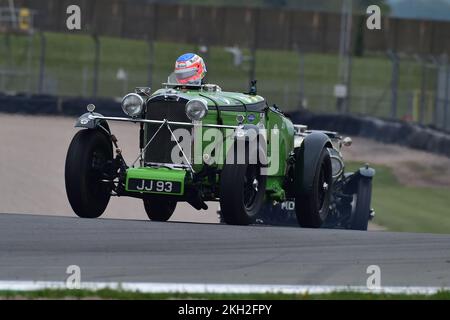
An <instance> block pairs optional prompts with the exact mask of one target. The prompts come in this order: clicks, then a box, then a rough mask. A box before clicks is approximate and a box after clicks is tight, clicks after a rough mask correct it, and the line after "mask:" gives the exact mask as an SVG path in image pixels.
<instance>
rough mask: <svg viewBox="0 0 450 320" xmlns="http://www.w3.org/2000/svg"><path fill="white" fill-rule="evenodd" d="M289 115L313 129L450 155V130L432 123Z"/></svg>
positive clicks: (370, 118) (320, 115)
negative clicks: (434, 125)
mask: <svg viewBox="0 0 450 320" xmlns="http://www.w3.org/2000/svg"><path fill="white" fill-rule="evenodd" d="M289 116H290V118H291V119H292V120H293V121H294V122H295V123H301V124H305V125H307V126H308V127H309V128H310V129H314V130H330V131H337V132H340V133H342V134H347V135H350V136H358V137H364V138H369V139H372V140H375V141H379V142H382V143H390V144H398V145H402V146H405V147H409V148H413V149H418V150H424V151H428V152H432V153H436V154H440V155H444V156H447V157H450V133H449V132H445V131H442V130H438V129H436V128H433V127H429V126H423V125H419V124H415V123H410V122H403V121H397V120H388V119H381V118H375V117H368V116H360V115H350V114H313V113H310V112H307V111H299V112H292V113H290V114H289Z"/></svg>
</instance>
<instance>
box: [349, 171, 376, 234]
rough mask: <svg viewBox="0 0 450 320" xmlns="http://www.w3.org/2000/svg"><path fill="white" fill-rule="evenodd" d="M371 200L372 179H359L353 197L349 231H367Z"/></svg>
mask: <svg viewBox="0 0 450 320" xmlns="http://www.w3.org/2000/svg"><path fill="white" fill-rule="evenodd" d="M371 199H372V179H371V178H366V177H361V178H360V179H359V180H358V187H357V193H356V194H354V195H353V203H352V216H351V220H350V229H352V230H363V231H365V230H367V227H368V225H369V220H370V212H371V205H370V202H371Z"/></svg>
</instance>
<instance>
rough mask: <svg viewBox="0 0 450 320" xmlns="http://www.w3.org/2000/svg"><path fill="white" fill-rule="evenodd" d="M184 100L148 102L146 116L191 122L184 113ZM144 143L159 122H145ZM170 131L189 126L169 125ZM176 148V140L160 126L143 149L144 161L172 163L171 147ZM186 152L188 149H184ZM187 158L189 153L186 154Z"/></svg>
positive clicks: (157, 126)
mask: <svg viewBox="0 0 450 320" xmlns="http://www.w3.org/2000/svg"><path fill="white" fill-rule="evenodd" d="M185 105H186V102H179V101H155V102H150V103H149V104H148V107H147V115H146V118H147V119H150V120H164V119H167V120H169V121H180V122H191V121H190V120H189V118H188V117H187V116H186V113H185ZM145 126H146V127H145V141H146V142H145V143H147V142H148V141H149V139H150V138H151V137H152V136H153V134H154V133H155V132H156V131H157V130H158V128H159V126H160V124H149V123H147V124H145ZM170 128H171V129H172V131H175V130H176V129H178V128H183V129H187V130H189V127H185V126H176V125H170ZM174 147H175V148H176V142H175V141H173V140H172V136H171V134H170V132H169V130H168V129H167V128H165V127H163V128H161V130H160V131H159V133H158V134H157V135H156V137H155V138H154V139H153V141H152V143H151V144H150V146H149V147H148V148H147V150H146V151H145V155H144V160H145V162H156V163H173V162H172V159H171V153H172V149H173V148H174ZM185 152H186V153H188V150H185ZM187 156H188V158H189V154H187Z"/></svg>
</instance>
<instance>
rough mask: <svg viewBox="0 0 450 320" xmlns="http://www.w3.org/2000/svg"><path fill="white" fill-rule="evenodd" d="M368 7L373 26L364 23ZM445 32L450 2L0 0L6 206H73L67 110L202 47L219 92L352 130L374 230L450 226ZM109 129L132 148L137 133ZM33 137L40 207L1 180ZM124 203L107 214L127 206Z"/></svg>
mask: <svg viewBox="0 0 450 320" xmlns="http://www.w3.org/2000/svg"><path fill="white" fill-rule="evenodd" d="M373 4H375V5H378V6H379V7H380V8H381V29H380V30H369V29H368V28H367V26H366V20H367V18H368V16H369V15H368V14H367V12H366V10H367V7H368V6H369V5H373ZM69 5H78V6H79V7H80V9H81V30H68V29H67V26H66V20H67V18H68V17H69V16H70V14H67V11H66V10H67V8H68V6H69ZM449 39H450V1H448V0H431V1H429V0H428V1H426V0H314V1H313V0H249V1H242V0H241V1H237V0H227V1H225V0H202V1H200V0H179V1H177V0H165V1H162V0H161V1H156V0H155V1H153V0H68V1H66V0H1V1H0V112H3V113H4V114H3V115H2V116H0V130H2V131H1V132H0V134H1V135H0V136H1V139H2V141H3V142H4V143H3V145H5V144H8V146H9V148H10V155H9V156H7V155H6V153H5V152H3V156H2V158H0V160H1V163H0V170H1V171H0V173H2V175H3V181H1V180H0V194H3V197H2V198H1V199H2V202H0V211H2V212H6V211H9V212H11V211H13V212H22V213H23V212H32V213H34V212H36V211H39V212H40V213H50V214H58V213H65V212H66V213H67V214H70V209H69V208H67V203H66V202H67V201H66V200H65V195H64V186H63V181H62V180H61V179H62V176H63V163H64V156H65V152H66V151H65V150H66V148H67V146H68V143H69V142H70V138H71V136H72V135H73V133H74V131H73V130H72V131H71V130H70V128H71V125H72V122H73V119H74V118H73V117H72V118H70V119H69V118H63V117H61V116H62V115H66V116H67V115H78V114H80V113H82V112H83V110H84V106H85V104H84V102H85V101H98V102H99V103H100V105H101V102H102V101H103V102H104V101H111V103H114V106H113V107H112V108H116V104H117V99H118V98H120V97H121V96H123V95H124V94H125V93H127V92H130V91H132V90H133V88H134V87H136V86H152V87H153V88H154V89H156V88H158V86H159V85H160V83H162V82H165V81H166V78H167V76H168V74H169V73H170V72H171V70H172V69H173V65H174V61H175V60H176V58H177V57H178V56H179V55H180V54H182V53H184V52H197V53H199V54H200V55H201V56H202V57H203V58H204V59H205V60H206V62H207V66H208V75H207V78H208V81H209V82H211V83H217V84H219V85H220V86H221V87H222V88H223V89H224V90H227V91H246V90H248V84H249V81H250V80H253V79H257V80H258V89H259V94H261V95H263V96H264V97H266V98H267V100H268V102H269V104H277V105H278V106H279V107H280V108H282V110H284V111H286V112H289V113H291V114H292V116H293V118H294V119H295V120H296V121H298V122H308V121H309V122H310V123H307V124H312V125H313V127H314V125H317V126H318V127H320V128H325V127H326V128H327V129H332V130H339V131H341V132H344V133H350V134H352V135H353V136H356V138H355V143H354V146H353V147H352V150H351V151H346V152H347V154H346V156H347V158H348V159H349V160H351V162H350V167H352V166H353V167H355V168H356V167H357V166H359V165H360V164H361V163H363V162H371V163H374V164H375V165H376V166H377V168H378V169H379V172H380V176H379V180H377V181H376V184H375V195H374V201H375V204H374V207H375V209H376V212H377V213H378V215H377V219H376V222H377V223H378V224H380V227H381V228H386V229H391V230H401V231H424V232H447V233H450V209H448V208H449V205H450V200H448V198H449V197H448V195H449V194H450V193H449V191H450V172H449V170H450V161H449V157H450V134H449V133H448V132H449V130H450V67H449V62H450V59H449V54H450V41H448V40H449ZM82 102H83V103H82ZM108 103H109V102H107V103H106V102H105V105H108ZM115 110H117V111H120V108H116V109H115ZM99 111H100V112H102V111H101V109H100V108H99ZM11 113H19V114H20V113H22V114H27V115H28V116H23V115H22V116H20V115H11ZM103 113H108V112H105V111H103ZM30 114H33V115H34V116H33V118H32V119H30V116H29V115H30ZM43 114H46V116H43ZM321 115H331V116H328V117H326V116H322V117H321ZM55 116H57V118H54V117H55ZM55 119H58V121H55ZM367 119H370V121H369V120H367ZM69 120H70V121H69ZM361 121H363V122H361ZM364 121H365V122H364ZM367 121H369V122H367ZM56 122H57V123H58V124H57V125H56V124H55V123H56ZM62 124H63V125H62ZM34 126H36V128H35V129H31V128H33V127H34ZM1 128H2V129H1ZM24 128H27V130H24ZM44 128H51V129H48V131H46V132H44V131H41V130H44ZM57 128H59V129H57ZM64 128H67V130H65V129H64ZM367 128H370V130H369V129H367ZM30 130H31V131H30ZM117 130H119V132H123V136H126V137H129V140H126V141H127V145H132V146H133V147H134V146H135V145H136V141H135V140H137V138H136V139H135V137H137V135H135V132H134V131H133V132H132V133H128V132H127V133H125V130H126V129H125V128H122V127H118V129H117ZM121 130H122V131H121ZM369 131H370V132H369ZM39 134H41V135H42V136H41V140H40V142H39V144H35V145H34V146H35V147H36V148H37V150H36V152H37V153H39V154H40V153H42V151H43V150H49V149H53V150H58V152H57V153H55V154H53V156H52V158H51V159H47V158H42V164H43V165H45V163H51V161H52V159H53V160H55V161H56V163H57V166H56V169H54V170H55V171H54V172H53V171H51V170H53V169H49V170H50V171H49V174H50V175H56V176H59V177H58V178H59V179H56V180H55V181H57V182H55V186H57V187H54V189H55V190H54V192H53V193H50V194H47V197H51V198H47V199H48V201H44V202H45V205H43V204H42V201H41V200H39V199H42V198H41V196H39V197H37V196H36V197H34V198H33V196H29V198H32V200H30V201H28V202H27V201H24V200H23V198H19V197H18V196H17V194H16V192H14V191H11V188H10V183H6V181H8V179H6V178H4V177H5V176H7V175H9V176H10V179H12V180H15V179H19V180H20V179H21V178H17V177H15V176H13V175H12V174H11V173H10V172H11V165H12V166H14V168H18V167H19V166H21V167H22V166H24V167H26V164H27V163H29V162H30V159H29V158H30V157H33V155H34V156H36V153H31V154H28V153H26V152H27V150H29V148H23V150H22V152H24V153H18V151H17V150H16V149H17V148H18V144H21V143H30V142H28V141H29V137H30V136H33V135H37V136H39ZM358 136H360V138H358ZM56 137H63V138H62V140H58V141H55V139H56ZM118 137H119V139H120V135H118ZM13 141H14V143H13ZM50 141H52V145H44V143H48V144H50ZM128 141H129V142H128ZM387 143H389V144H387ZM396 144H400V145H403V147H400V146H397V145H396ZM38 147H39V148H38ZM54 148H56V149H54ZM415 149H418V150H415ZM55 152H56V151H55ZM11 154H14V157H13V156H12V155H11ZM36 157H41V155H39V156H36ZM42 157H43V156H42ZM14 159H21V160H20V161H19V160H14ZM6 163H8V164H9V166H7V165H6ZM35 170H38V169H37V168H36V169H35ZM28 173H29V172H28ZM28 173H27V171H24V174H25V175H27V174H28ZM33 174H35V173H33ZM33 174H31V173H30V174H29V175H28V176H32V175H33ZM41 183H42V184H44V185H45V184H46V183H47V182H46V180H45V179H42V181H41ZM24 184H26V183H25V182H24ZM32 187H33V186H31V185H30V186H29V188H32ZM48 188H53V187H51V186H48ZM44 189H45V188H44ZM30 192H31V191H30ZM33 192H35V191H33ZM5 194H7V196H5ZM15 197H16V198H15ZM12 199H15V200H14V201H13V200H12ZM121 201H123V200H121ZM56 203H58V205H57V204H56ZM126 205H127V206H128V207H126V206H125V205H124V206H123V207H121V208H120V209H117V210H116V211H114V210H115V209H111V210H113V211H114V213H113V214H112V215H113V216H120V215H121V214H123V211H124V210H126V211H127V212H131V211H132V210H134V208H135V207H130V206H131V205H129V204H128V203H127V204H126ZM377 207H378V208H380V209H378V208H377ZM36 208H39V210H37V209H36ZM131 208H133V209H131ZM184 209H186V208H184ZM139 210H140V211H143V210H142V208H140V209H139ZM186 210H187V209H186ZM132 217H135V216H132ZM139 217H141V216H138V218H139ZM142 217H144V216H143V215H142ZM189 219H191V218H188V220H189ZM211 219H212V220H208V221H213V220H214V219H215V216H214V217H213V218H211ZM214 221H215V220H214Z"/></svg>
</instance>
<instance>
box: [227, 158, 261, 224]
mask: <svg viewBox="0 0 450 320" xmlns="http://www.w3.org/2000/svg"><path fill="white" fill-rule="evenodd" d="M265 191H266V176H265V175H263V174H261V166H260V165H258V164H225V165H224V167H223V170H222V174H221V178H220V208H221V214H222V217H223V220H224V221H225V223H227V224H234V225H248V224H251V223H253V222H254V221H255V219H256V216H257V215H258V213H259V211H260V209H261V207H262V205H263V202H264V194H265Z"/></svg>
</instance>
